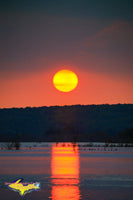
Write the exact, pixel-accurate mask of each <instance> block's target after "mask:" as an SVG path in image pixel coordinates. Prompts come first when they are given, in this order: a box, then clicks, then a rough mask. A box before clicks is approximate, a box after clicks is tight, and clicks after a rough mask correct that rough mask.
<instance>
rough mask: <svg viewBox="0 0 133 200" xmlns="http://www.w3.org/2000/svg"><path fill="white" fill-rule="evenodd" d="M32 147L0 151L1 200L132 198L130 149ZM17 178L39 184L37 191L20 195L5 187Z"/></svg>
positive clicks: (102, 199) (40, 145)
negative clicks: (39, 187)
mask: <svg viewBox="0 0 133 200" xmlns="http://www.w3.org/2000/svg"><path fill="white" fill-rule="evenodd" d="M32 145H33V144H30V146H32ZM25 146H26V145H25ZM33 146H36V147H34V148H31V149H29V148H26V147H24V146H23V148H21V149H20V150H19V151H16V150H1V151H0V199H1V200H20V199H21V200H22V199H23V200H45V199H46V200H47V199H51V200H80V199H82V200H88V199H91V200H98V199H99V200H100V199H101V200H131V199H132V198H133V148H117V149H116V148H113V149H111V148H106V149H104V148H102V147H101V148H93V147H92V148H85V147H83V148H78V147H73V146H72V145H71V144H69V143H65V144H64V145H62V144H58V146H56V144H53V143H50V144H45V145H44V144H43V143H40V144H39V145H33ZM105 150H106V151H105ZM20 178H23V182H27V183H31V182H40V185H41V189H40V190H38V191H32V192H30V193H27V194H26V195H24V196H20V195H19V193H18V192H15V191H12V190H10V189H9V188H8V186H7V183H12V182H13V181H15V180H17V179H20Z"/></svg>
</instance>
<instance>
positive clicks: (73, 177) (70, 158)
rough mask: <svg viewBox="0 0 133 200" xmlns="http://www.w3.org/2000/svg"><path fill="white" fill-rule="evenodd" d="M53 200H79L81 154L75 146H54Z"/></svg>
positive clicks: (52, 170) (52, 169)
mask: <svg viewBox="0 0 133 200" xmlns="http://www.w3.org/2000/svg"><path fill="white" fill-rule="evenodd" d="M51 173H52V200H63V199H64V200H79V199H80V191H79V154H78V149H77V148H75V149H73V146H63V147H61V146H58V147H57V146H52V161H51Z"/></svg>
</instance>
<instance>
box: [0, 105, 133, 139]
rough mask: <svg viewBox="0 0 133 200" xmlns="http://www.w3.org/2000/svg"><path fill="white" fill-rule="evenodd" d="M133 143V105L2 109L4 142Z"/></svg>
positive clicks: (0, 135)
mask: <svg viewBox="0 0 133 200" xmlns="http://www.w3.org/2000/svg"><path fill="white" fill-rule="evenodd" d="M22 141H26V142H30V141H45V142H51V141H53V142H55V141H57V142H61V141H64V142H65V141H66V142H69V141H70V142H75V141H77V142H80V141H83V142H126V143H132V142H133V104H116V105H108V104H104V105H86V106H83V105H73V106H51V107H38V108H36V107H35V108H30V107H26V108H11V109H0V142H22Z"/></svg>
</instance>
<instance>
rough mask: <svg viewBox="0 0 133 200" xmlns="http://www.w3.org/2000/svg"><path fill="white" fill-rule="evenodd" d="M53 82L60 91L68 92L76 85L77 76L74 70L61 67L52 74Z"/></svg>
mask: <svg viewBox="0 0 133 200" xmlns="http://www.w3.org/2000/svg"><path fill="white" fill-rule="evenodd" d="M53 84H54V86H55V88H56V89H57V90H59V91H61V92H70V91H72V90H74V89H75V88H76V87H77V84H78V77H77V75H76V74H75V73H74V72H72V71H70V70H67V69H63V70H60V71H58V72H57V73H56V74H55V75H54V77H53Z"/></svg>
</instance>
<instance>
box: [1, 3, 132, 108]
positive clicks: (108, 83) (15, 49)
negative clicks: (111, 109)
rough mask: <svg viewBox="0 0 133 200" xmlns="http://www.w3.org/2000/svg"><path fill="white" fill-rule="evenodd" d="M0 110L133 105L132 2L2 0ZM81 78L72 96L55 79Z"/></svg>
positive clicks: (71, 93)
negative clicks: (66, 74) (65, 74)
mask: <svg viewBox="0 0 133 200" xmlns="http://www.w3.org/2000/svg"><path fill="white" fill-rule="evenodd" d="M0 30H1V31H0V107H1V108H3V107H26V106H32V107H33V106H50V105H72V104H104V103H109V104H114V103H133V92H132V91H133V2H132V1H131V0H126V1H125V0H108V1H107V0H93V1H92V0H42V1H41V0H19V1H18V0H12V1H11V0H1V1H0ZM64 68H66V69H70V70H72V71H74V72H75V73H76V74H77V75H78V77H79V84H78V87H77V88H76V89H75V90H74V91H72V92H69V93H62V92H59V91H57V90H56V89H55V88H54V86H53V84H52V78H53V75H54V73H56V72H57V71H58V70H60V69H64Z"/></svg>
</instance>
